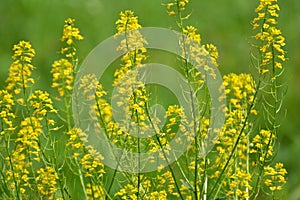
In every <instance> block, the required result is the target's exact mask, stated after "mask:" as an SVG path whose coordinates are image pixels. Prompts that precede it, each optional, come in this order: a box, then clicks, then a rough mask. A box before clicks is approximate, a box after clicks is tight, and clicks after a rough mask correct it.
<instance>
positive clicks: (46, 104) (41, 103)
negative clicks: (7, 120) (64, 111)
mask: <svg viewBox="0 0 300 200" xmlns="http://www.w3.org/2000/svg"><path fill="white" fill-rule="evenodd" d="M29 101H30V105H31V106H32V108H33V109H34V112H33V115H34V116H37V117H45V116H47V114H48V113H57V110H56V109H54V107H53V102H52V99H50V97H49V93H48V92H45V91H41V90H35V91H34V92H33V93H32V94H31V95H30V97H29ZM47 123H48V124H54V121H53V120H48V122H47Z"/></svg>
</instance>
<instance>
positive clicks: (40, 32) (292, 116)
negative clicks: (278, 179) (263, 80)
mask: <svg viewBox="0 0 300 200" xmlns="http://www.w3.org/2000/svg"><path fill="white" fill-rule="evenodd" d="M166 2H167V1H165V0H164V1H162V0H113V1H112V0H89V1H86V0H64V1H59V0H52V1H36V0H14V1H4V0H2V1H1V3H0V84H1V85H2V84H4V80H5V78H6V76H7V71H8V67H9V65H10V63H11V54H12V50H11V48H12V46H13V44H15V43H17V41H19V40H23V39H24V40H29V41H30V42H31V43H32V44H33V47H34V48H35V49H36V52H37V56H36V58H35V60H34V61H33V62H34V64H35V66H36V67H37V70H36V74H38V76H39V77H40V80H39V82H38V87H39V88H42V89H49V85H50V80H51V75H50V73H49V71H50V69H51V64H52V62H53V60H54V59H55V58H56V57H57V56H58V54H57V51H58V50H59V49H60V41H59V37H60V35H61V32H62V26H63V21H64V19H66V18H68V17H72V18H75V19H76V24H77V26H78V27H80V29H81V32H82V34H83V35H84V37H85V40H84V41H83V42H81V43H79V44H78V51H79V58H80V60H81V61H82V60H83V59H84V58H85V56H87V54H88V53H89V52H90V51H91V50H92V49H93V47H95V46H96V45H97V44H98V43H99V42H101V41H103V40H104V39H106V38H107V37H109V36H111V35H113V34H114V33H115V26H114V25H115V24H114V22H115V20H116V19H117V18H118V14H119V12H120V11H122V10H125V9H131V10H133V11H134V12H135V13H136V14H137V15H138V16H139V18H140V22H141V24H142V25H143V26H159V27H167V28H169V27H171V28H176V24H175V23H174V21H173V19H171V18H170V17H168V16H167V13H166V11H165V8H164V6H162V5H161V4H162V3H166ZM257 4H258V0H257V1H253V0H248V1H246V0H244V1H238V0H227V1H224V0H215V1H208V0H206V1H200V0H191V3H190V5H189V10H192V16H191V20H190V23H191V24H193V25H196V26H197V27H198V29H199V31H200V33H201V35H202V39H203V40H204V41H205V43H207V42H211V43H214V44H216V45H217V47H218V49H219V51H220V60H219V63H220V71H221V73H223V74H226V73H229V72H236V73H238V72H249V71H250V72H251V69H250V67H249V66H250V50H249V48H250V42H251V33H252V32H251V31H252V30H251V25H250V20H251V19H252V18H253V17H254V15H255V14H254V8H255V7H256V5H257ZM279 4H280V5H281V12H280V15H281V18H280V26H281V29H282V31H283V34H284V35H285V37H286V39H287V47H286V49H287V51H288V54H287V56H288V57H289V61H288V62H286V66H285V67H286V72H285V75H284V78H285V80H286V82H287V84H288V92H287V96H286V99H285V102H284V103H285V105H284V109H286V110H287V112H286V115H282V116H281V123H282V126H281V128H280V132H279V133H280V135H279V138H280V149H279V151H278V157H277V159H280V160H282V161H283V162H285V164H286V167H287V169H288V171H289V180H288V188H287V193H288V194H287V196H288V198H289V199H295V200H296V199H300V192H299V191H300V180H299V178H298V177H300V172H299V170H298V168H299V167H300V159H298V157H299V152H300V147H299V143H300V117H299V111H300V104H299V101H300V83H299V81H298V79H299V78H298V77H300V67H299V65H300V64H299V63H300V57H299V56H298V49H299V47H300V37H299V32H300V26H299V25H300V12H299V10H300V3H299V2H298V0H285V1H279Z"/></svg>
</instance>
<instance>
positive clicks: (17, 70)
mask: <svg viewBox="0 0 300 200" xmlns="http://www.w3.org/2000/svg"><path fill="white" fill-rule="evenodd" d="M13 51H14V55H13V57H12V58H13V59H14V62H13V63H12V64H11V66H10V68H9V75H8V78H7V79H6V82H7V83H8V85H7V87H6V89H7V90H8V91H13V92H14V93H15V94H19V93H21V90H22V89H23V88H28V87H30V86H31V84H33V83H34V79H33V78H30V76H31V73H32V70H33V69H34V66H33V65H32V64H31V61H32V58H33V57H34V56H35V51H34V49H33V48H32V46H31V44H30V43H29V42H26V41H20V42H19V43H18V44H16V45H14V47H13Z"/></svg>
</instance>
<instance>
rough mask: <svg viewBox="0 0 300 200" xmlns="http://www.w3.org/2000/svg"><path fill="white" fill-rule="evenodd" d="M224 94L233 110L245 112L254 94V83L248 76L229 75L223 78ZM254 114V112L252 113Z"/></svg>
mask: <svg viewBox="0 0 300 200" xmlns="http://www.w3.org/2000/svg"><path fill="white" fill-rule="evenodd" d="M223 84H224V86H225V87H226V89H225V93H226V95H227V96H229V97H230V100H229V101H230V106H231V107H232V108H234V109H238V110H239V109H240V110H243V111H246V110H247V107H248V106H249V104H250V103H252V101H253V98H254V94H255V82H254V80H253V78H252V76H251V75H250V74H239V75H238V74H234V73H230V74H228V75H225V76H224V77H223ZM252 112H253V113H256V111H254V110H253V111H252Z"/></svg>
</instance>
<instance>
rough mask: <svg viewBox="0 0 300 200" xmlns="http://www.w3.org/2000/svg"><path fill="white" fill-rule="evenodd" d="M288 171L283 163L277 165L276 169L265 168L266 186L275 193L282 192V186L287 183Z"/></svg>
mask: <svg viewBox="0 0 300 200" xmlns="http://www.w3.org/2000/svg"><path fill="white" fill-rule="evenodd" d="M286 174H287V171H286V169H284V168H283V164H282V163H276V165H275V168H273V167H270V166H265V167H264V178H265V185H266V186H267V187H268V188H269V189H270V190H271V191H272V192H273V191H278V190H282V185H284V184H285V183H286V180H285V176H286Z"/></svg>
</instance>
